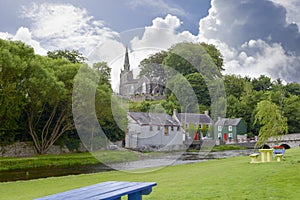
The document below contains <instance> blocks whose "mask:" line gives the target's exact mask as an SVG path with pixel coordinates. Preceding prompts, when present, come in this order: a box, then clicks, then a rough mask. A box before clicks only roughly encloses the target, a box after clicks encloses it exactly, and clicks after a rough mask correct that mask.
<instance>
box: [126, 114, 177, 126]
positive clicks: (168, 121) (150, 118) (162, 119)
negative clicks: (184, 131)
mask: <svg viewBox="0 0 300 200" xmlns="http://www.w3.org/2000/svg"><path fill="white" fill-rule="evenodd" d="M128 115H129V116H130V117H131V118H132V119H133V120H135V121H136V122H137V123H138V124H140V125H142V126H144V125H161V126H180V124H179V123H178V122H177V121H176V120H174V119H173V118H172V117H171V116H170V115H168V114H164V113H148V112H128Z"/></svg>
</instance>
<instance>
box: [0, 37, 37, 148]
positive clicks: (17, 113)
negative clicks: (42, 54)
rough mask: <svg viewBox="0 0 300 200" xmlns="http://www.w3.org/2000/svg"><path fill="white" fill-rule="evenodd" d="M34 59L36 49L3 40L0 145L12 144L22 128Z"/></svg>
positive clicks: (1, 51)
mask: <svg viewBox="0 0 300 200" xmlns="http://www.w3.org/2000/svg"><path fill="white" fill-rule="evenodd" d="M34 59H35V55H34V50H33V48H31V47H29V46H27V45H25V44H24V43H22V42H18V41H5V40H2V39H0V105H1V106H0V145H5V144H9V143H10V142H13V141H14V140H15V139H16V136H17V132H19V129H20V128H21V127H22V126H23V124H22V123H21V122H20V120H21V119H20V117H21V115H22V113H23V110H24V107H25V97H26V93H25V92H24V90H25V88H24V81H25V80H26V79H28V78H29V77H30V73H29V70H28V69H29V63H30V62H32V60H34ZM20 132H25V131H23V130H22V131H20Z"/></svg>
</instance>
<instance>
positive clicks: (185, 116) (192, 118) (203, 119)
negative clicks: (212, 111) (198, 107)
mask: <svg viewBox="0 0 300 200" xmlns="http://www.w3.org/2000/svg"><path fill="white" fill-rule="evenodd" d="M177 118H178V119H179V121H181V122H185V121H186V122H187V123H194V124H195V123H202V124H210V123H213V121H212V119H211V118H210V117H209V116H208V115H205V114H197V113H178V114H177Z"/></svg>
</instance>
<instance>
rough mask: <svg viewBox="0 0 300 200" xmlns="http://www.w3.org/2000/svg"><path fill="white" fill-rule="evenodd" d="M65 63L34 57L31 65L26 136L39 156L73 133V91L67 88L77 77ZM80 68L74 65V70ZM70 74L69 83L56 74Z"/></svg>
mask: <svg viewBox="0 0 300 200" xmlns="http://www.w3.org/2000/svg"><path fill="white" fill-rule="evenodd" d="M74 68H75V66H74V64H70V62H68V61H61V60H52V59H49V58H47V57H40V56H39V57H37V58H36V59H35V60H34V62H32V63H31V69H30V71H31V77H30V78H29V79H28V80H26V81H25V83H24V84H25V85H26V94H27V98H26V104H27V106H26V113H27V119H28V129H29V133H30V135H31V137H32V139H33V142H34V145H35V148H36V150H37V152H38V153H41V154H43V153H45V152H47V151H48V149H49V148H50V147H51V146H52V145H53V144H54V143H55V142H56V141H57V140H58V139H59V138H60V136H62V134H64V133H65V132H67V131H70V130H72V129H74V125H73V120H72V107H71V98H72V87H71V88H67V87H66V84H69V82H70V81H71V80H73V78H74V76H75V75H76V73H77V70H74ZM78 68H79V65H78V64H77V69H78ZM58 69H59V72H62V71H68V73H70V72H73V74H72V76H69V79H71V80H69V79H66V77H65V76H64V77H61V78H63V79H60V78H59V77H57V76H56V73H55V71H56V70H58Z"/></svg>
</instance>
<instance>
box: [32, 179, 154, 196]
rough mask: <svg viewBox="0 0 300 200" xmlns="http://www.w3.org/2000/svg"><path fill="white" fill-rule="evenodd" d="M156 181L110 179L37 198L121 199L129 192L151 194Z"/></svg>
mask: <svg viewBox="0 0 300 200" xmlns="http://www.w3.org/2000/svg"><path fill="white" fill-rule="evenodd" d="M155 185H156V183H154V182H116V181H109V182H104V183H99V184H94V185H91V186H86V187H82V188H77V189H73V190H69V191H66V192H61V193H58V194H53V195H50V196H46V197H42V198H38V199H36V200H54V199H55V200H69V199H72V200H83V199H91V200H92V199H98V200H99V199H107V200H109V199H119V197H121V196H123V195H127V194H129V195H130V194H134V193H139V192H140V194H141V195H142V194H149V193H150V192H151V191H152V187H153V186H155Z"/></svg>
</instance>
